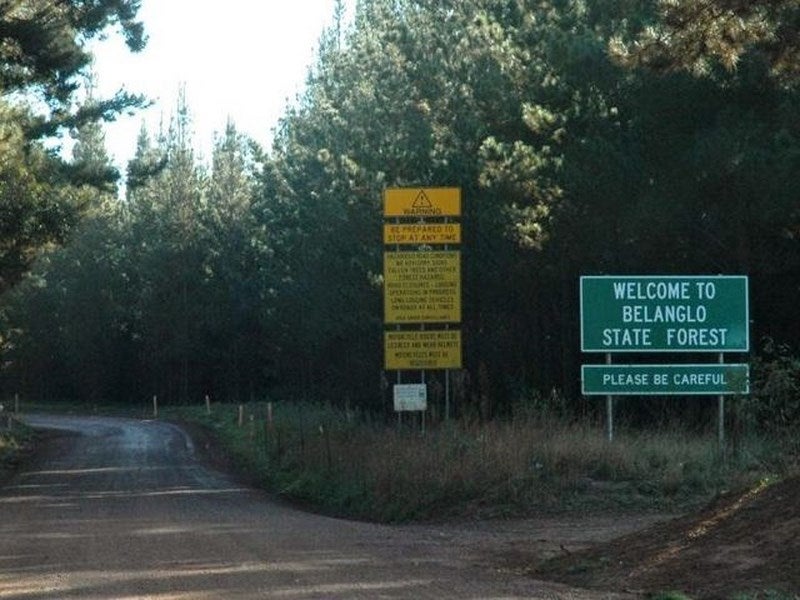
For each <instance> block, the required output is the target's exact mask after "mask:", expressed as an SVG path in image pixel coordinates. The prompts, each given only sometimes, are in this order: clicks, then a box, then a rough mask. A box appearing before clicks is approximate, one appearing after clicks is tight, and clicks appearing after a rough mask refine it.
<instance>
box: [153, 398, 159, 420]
mask: <svg viewBox="0 0 800 600" xmlns="http://www.w3.org/2000/svg"><path fill="white" fill-rule="evenodd" d="M153 418H154V419H157V418H158V396H153Z"/></svg>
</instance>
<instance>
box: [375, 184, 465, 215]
mask: <svg viewBox="0 0 800 600" xmlns="http://www.w3.org/2000/svg"><path fill="white" fill-rule="evenodd" d="M383 216H384V217H418V218H425V217H460V216H461V188H456V187H437V188H388V189H386V190H385V191H384V194H383Z"/></svg>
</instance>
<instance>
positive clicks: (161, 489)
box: [0, 415, 644, 600]
mask: <svg viewBox="0 0 800 600" xmlns="http://www.w3.org/2000/svg"><path fill="white" fill-rule="evenodd" d="M26 420H27V422H28V423H29V424H31V425H32V426H34V427H38V428H45V429H53V430H59V431H61V432H62V434H61V435H55V436H50V442H49V446H48V448H47V449H46V451H45V452H44V454H43V456H42V457H41V459H40V460H38V461H36V462H35V463H34V464H33V465H32V466H31V467H29V468H28V470H25V471H23V472H21V473H20V474H19V475H18V476H17V477H15V478H14V479H12V480H11V481H10V482H9V484H8V485H7V486H6V487H5V488H3V489H1V490H0V598H5V599H14V600H38V599H48V600H50V599H62V598H104V599H119V600H123V599H124V600H131V599H144V598H153V599H158V600H177V599H186V600H188V599H192V600H202V599H206V598H224V599H234V598H253V599H256V598H258V599H262V598H286V599H292V600H294V599H306V598H326V599H328V598H370V599H377V598H413V599H420V600H424V599H426V598H431V599H433V598H435V599H446V598H458V599H459V600H468V599H473V598H474V599H497V600H500V599H510V598H552V599H575V600H596V599H599V598H609V599H611V598H629V597H631V596H626V595H619V596H616V595H609V594H602V593H597V592H589V591H582V590H578V589H573V588H568V587H565V586H563V585H558V584H552V583H545V582H539V581H534V580H532V579H530V578H529V577H526V576H525V575H524V574H522V572H520V571H519V570H517V569H514V568H506V567H505V566H504V565H506V564H507V561H506V558H507V557H508V556H513V555H514V553H515V552H516V551H518V550H520V549H522V547H523V546H524V547H525V550H526V552H529V551H530V549H531V546H533V545H535V544H540V545H542V548H543V550H546V549H547V547H549V546H552V545H553V544H558V545H561V544H562V543H567V544H572V545H574V547H580V546H584V545H586V543H587V542H592V541H599V540H601V539H604V538H607V537H609V536H610V535H612V534H618V533H623V532H625V530H630V529H632V528H635V527H637V526H641V525H643V524H644V523H637V522H631V523H629V525H628V526H627V527H625V528H622V529H620V527H619V524H618V523H617V524H616V525H614V524H613V523H610V522H609V523H607V524H606V525H607V527H603V523H598V522H594V524H592V523H590V522H586V523H583V522H576V523H572V524H569V523H567V524H563V523H561V524H559V523H553V522H546V521H542V522H535V521H525V522H516V523H514V524H499V525H497V526H493V525H492V524H486V523H484V524H476V525H471V526H470V525H464V526H438V527H424V526H410V527H394V526H381V525H374V524H369V523H360V522H351V521H345V520H340V519H332V518H327V517H324V516H319V515H314V514H308V513H305V512H302V511H298V510H294V509H292V508H289V507H287V506H285V505H283V504H281V503H276V502H274V501H272V500H270V499H269V498H268V497H267V496H266V495H265V494H263V493H261V492H258V491H256V490H251V489H247V488H245V487H242V486H241V485H239V484H236V483H234V482H233V480H231V479H229V478H228V477H226V476H224V475H222V474H220V473H217V472H214V471H211V470H209V469H207V468H205V467H204V466H202V465H201V464H200V463H199V462H198V460H197V459H196V458H195V455H194V449H193V445H192V442H191V440H190V439H189V437H188V436H187V435H186V433H184V432H183V431H182V430H181V429H180V428H178V427H176V426H174V425H171V424H168V423H163V422H157V421H135V420H126V419H112V418H100V417H60V416H59V417H55V416H44V415H41V416H29V417H28V418H27V419H26ZM558 527H562V530H561V531H560V532H559V530H558ZM554 532H557V533H556V534H554ZM553 535H557V537H558V539H557V540H556V539H554V538H553ZM504 557H505V558H504Z"/></svg>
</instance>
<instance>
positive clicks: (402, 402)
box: [394, 383, 428, 412]
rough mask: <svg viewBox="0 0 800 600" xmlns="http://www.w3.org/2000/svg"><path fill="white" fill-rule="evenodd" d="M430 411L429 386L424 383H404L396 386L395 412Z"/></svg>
mask: <svg viewBox="0 0 800 600" xmlns="http://www.w3.org/2000/svg"><path fill="white" fill-rule="evenodd" d="M427 409H428V386H426V385H425V384H424V383H404V384H397V385H395V386H394V410H395V412H405V411H425V410H427Z"/></svg>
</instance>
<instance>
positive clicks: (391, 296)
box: [383, 250, 461, 323]
mask: <svg viewBox="0 0 800 600" xmlns="http://www.w3.org/2000/svg"><path fill="white" fill-rule="evenodd" d="M383 280H384V281H383V291H384V321H385V322H386V323H457V322H459V321H461V252H459V251H457V250H451V251H442V252H384V254H383Z"/></svg>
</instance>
